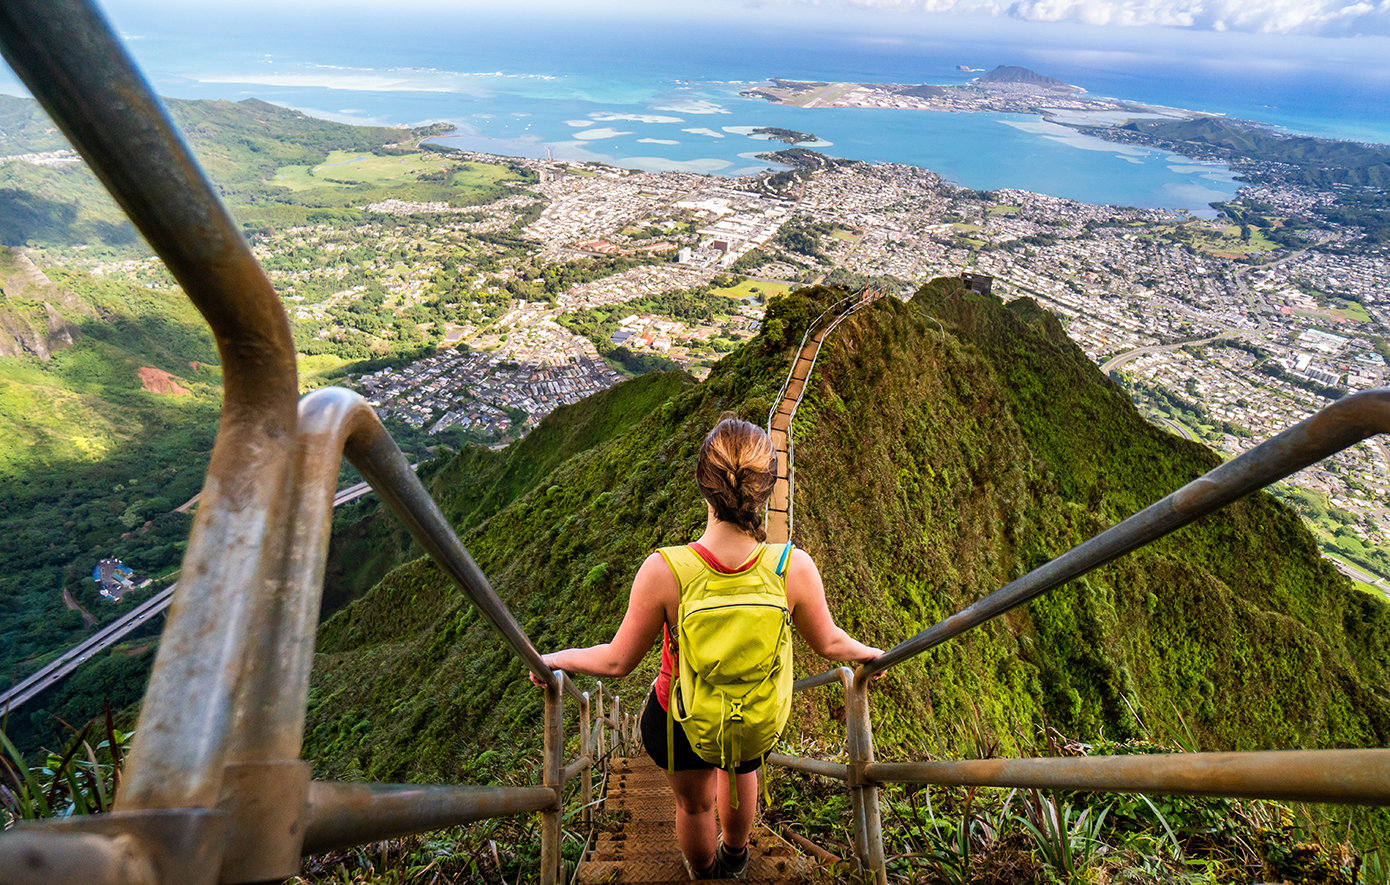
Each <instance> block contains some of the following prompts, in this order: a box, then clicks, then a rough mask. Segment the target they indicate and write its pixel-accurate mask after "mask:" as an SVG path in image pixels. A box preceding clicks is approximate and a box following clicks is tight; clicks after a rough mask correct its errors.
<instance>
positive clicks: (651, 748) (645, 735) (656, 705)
mask: <svg viewBox="0 0 1390 885" xmlns="http://www.w3.org/2000/svg"><path fill="white" fill-rule="evenodd" d="M671 740H672V742H673V743H674V744H675V751H676V765H675V769H676V771H698V770H700V769H702V768H718V767H719V766H717V765H715V764H714V763H713V762H706V761H705V760H703V759H701V758H700V757H699V756H697V755H695V751H694V750H693V749H691V746H690V740H689V739H688V738H687V737H686V736H685V729H684V728H681V724H680V723H679V722H677V723H675V728H674V729H673V730H672V733H671ZM642 744H643V745H644V746H645V747H646V748H647V755H648V756H650V757H652V761H653V762H655V763H656V764H657V767H658V768H661V769H663V770H664V769H665V768H666V711H665V710H663V709H661V702H660V701H658V700H657V699H656V689H652V692H651V694H649V695H647V709H646V711H644V712H643V713H642ZM762 767H763V760H762V758H761V757H759V758H757V759H749V760H748V761H747V762H743V763H741V764H739V766H738V767H737V768H735V769H734V772H735V773H737V774H747V773H748V772H750V771H757V770H758V769H759V768H762Z"/></svg>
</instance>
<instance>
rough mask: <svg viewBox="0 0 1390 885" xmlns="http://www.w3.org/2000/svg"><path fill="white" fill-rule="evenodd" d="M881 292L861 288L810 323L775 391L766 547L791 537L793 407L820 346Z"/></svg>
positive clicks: (770, 417)
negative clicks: (774, 455) (774, 478)
mask: <svg viewBox="0 0 1390 885" xmlns="http://www.w3.org/2000/svg"><path fill="white" fill-rule="evenodd" d="M884 294H885V293H884V291H883V290H882V289H870V288H864V289H860V290H858V291H856V292H854V293H853V294H851V295H849V296H847V297H845V298H842V299H840V300H839V301H837V302H835V303H834V304H832V305H831V306H830V307H829V308H827V309H826V310H825V312H824V313H822V314H821V315H820V316H818V317H816V318H815V319H814V320H812V321H811V324H810V326H808V327H807V329H806V333H805V334H804V335H802V336H801V346H800V347H798V348H797V351H796V358H795V359H794V360H792V367H791V371H790V372H788V373H787V380H786V381H785V382H783V384H782V389H781V390H779V391H778V392H777V399H776V400H775V401H774V403H773V406H772V411H771V412H770V413H769V414H768V416H767V432H768V435H769V436H770V437H771V438H772V447H773V448H774V449H776V450H777V481H776V483H774V484H773V486H772V497H771V498H770V499H769V500H768V502H767V517H766V523H765V525H766V529H767V540H768V543H769V544H783V543H786V542H787V541H790V540H791V535H792V497H793V496H792V481H793V478H794V474H793V466H792V419H793V418H795V417H796V408H797V406H799V405H801V398H802V397H803V396H805V395H806V382H807V381H809V380H810V378H811V370H812V369H814V368H815V367H816V358H817V357H818V356H820V348H821V343H822V342H824V341H825V339H826V338H827V337H828V336H829V335H830V333H831V332H833V331H835V328H836V327H837V326H839V325H840V323H842V322H844V321H845V320H846V319H848V318H849V317H851V316H853V315H854V314H855V313H857V312H859V311H860V310H862V309H864V308H865V307H868V306H869V305H870V304H873V303H874V302H875V301H877V300H878V299H880V298H882V297H883V296H884Z"/></svg>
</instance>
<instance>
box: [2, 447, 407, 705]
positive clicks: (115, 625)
mask: <svg viewBox="0 0 1390 885" xmlns="http://www.w3.org/2000/svg"><path fill="white" fill-rule="evenodd" d="M412 466H414V465H412ZM371 490H372V487H371V485H369V484H368V483H365V482H359V483H357V484H356V485H352V486H348V487H347V488H345V489H340V490H339V491H338V493H337V494H336V495H334V496H333V506H334V507H341V506H342V505H344V504H347V503H349V502H351V501H356V500H357V499H358V498H360V497H362V496H363V495H365V494H367V493H368V492H370V491H371ZM194 500H197V499H196V498H195V499H194ZM192 503H193V501H189V502H188V504H192ZM188 504H186V505H184V506H185V507H187V506H188ZM177 586H178V583H177V582H176V583H173V584H170V585H169V586H168V587H165V588H164V589H163V590H161V591H159V592H158V593H156V594H155V595H153V596H151V597H150V598H149V599H146V600H145V601H144V602H142V603H140V604H139V605H138V606H136V607H135V608H133V609H131V610H130V611H128V612H126V613H125V614H124V615H122V616H121V617H119V618H117V619H116V620H114V621H112V622H111V623H110V624H108V625H106V626H105V627H103V628H102V629H100V630H98V631H97V632H95V633H93V634H92V635H91V636H88V637H87V638H86V639H84V640H82V641H81V642H79V643H78V644H77V645H74V646H73V647H72V648H70V649H68V650H67V651H65V652H63V653H62V654H61V655H59V656H58V657H57V658H55V659H54V660H52V661H50V662H49V663H47V664H45V665H44V666H43V667H41V668H40V669H39V670H38V672H36V673H34V674H33V675H31V676H30V677H28V678H27V679H24V680H22V681H21V682H19V683H18V684H16V685H15V686H14V687H13V688H11V689H9V690H8V691H5V692H0V716H3V715H5V714H6V713H8V712H10V711H11V710H16V709H18V708H19V707H21V706H23V705H24V704H25V703H27V702H29V701H31V700H33V699H34V698H35V697H37V696H38V695H39V694H41V693H42V692H44V691H46V690H47V689H49V688H51V687H53V686H54V685H56V684H58V683H59V682H61V681H63V679H65V678H67V676H68V675H69V674H70V673H72V671H73V670H76V669H77V668H78V667H79V666H81V665H82V664H83V663H85V662H86V661H87V660H89V659H90V658H91V657H92V656H93V655H96V654H98V653H100V652H103V651H105V650H106V649H108V648H110V647H111V646H113V645H115V644H116V643H117V642H119V641H121V639H122V638H123V637H124V636H125V635H126V634H127V633H130V632H131V631H132V630H134V629H136V628H137V627H139V626H141V625H142V624H144V623H145V622H146V621H148V620H149V619H150V618H152V617H154V616H155V615H158V614H160V613H162V612H163V611H164V610H165V609H166V608H168V607H169V603H171V602H172V601H173V599H174V588H175V587H177Z"/></svg>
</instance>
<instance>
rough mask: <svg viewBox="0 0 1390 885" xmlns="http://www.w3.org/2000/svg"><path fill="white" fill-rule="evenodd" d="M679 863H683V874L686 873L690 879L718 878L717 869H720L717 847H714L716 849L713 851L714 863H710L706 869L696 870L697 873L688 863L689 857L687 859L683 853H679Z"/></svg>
mask: <svg viewBox="0 0 1390 885" xmlns="http://www.w3.org/2000/svg"><path fill="white" fill-rule="evenodd" d="M681 863H683V864H685V874H686V875H687V876H689V877H690V878H691V880H692V881H694V880H697V879H718V878H720V875H719V870H720V867H719V851H718V850H717V849H716V851H715V853H714V863H712V864H710V867H709V869H707V870H701V871H700V872H698V873H697V872H695V868H694V867H692V866H691V865H690V859H689V858H688V857H686V856H685V855H684V854H682V855H681Z"/></svg>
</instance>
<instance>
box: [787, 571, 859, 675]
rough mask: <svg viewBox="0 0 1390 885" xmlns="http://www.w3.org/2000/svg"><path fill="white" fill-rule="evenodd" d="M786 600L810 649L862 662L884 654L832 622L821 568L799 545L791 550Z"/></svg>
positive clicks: (825, 655) (830, 657)
mask: <svg viewBox="0 0 1390 885" xmlns="http://www.w3.org/2000/svg"><path fill="white" fill-rule="evenodd" d="M787 602H788V604H790V605H791V607H792V623H794V624H796V631H797V632H798V633H800V634H801V637H802V638H803V639H805V640H806V642H807V644H808V645H810V646H811V650H812V651H814V652H815V653H816V654H818V655H820V656H821V657H823V658H825V659H826V660H829V661H854V662H856V663H862V662H864V661H871V660H873V659H874V658H876V657H878V656H879V655H881V654H883V650H882V649H878V648H874V647H873V646H871V645H865V644H864V643H862V642H860V641H859V640H857V639H854V638H853V637H851V636H850V635H849V634H848V633H846V632H845V631H844V630H843V629H842V628H841V627H840V626H839V625H838V624H836V623H835V618H834V617H832V616H831V614H830V606H828V605H827V604H826V602H825V585H824V584H823V583H821V578H820V570H819V569H817V568H816V562H815V560H813V559H812V558H811V555H810V554H809V553H807V552H806V551H805V550H802V549H800V548H797V549H796V550H793V551H792V556H791V562H790V563H789V564H788V566H787Z"/></svg>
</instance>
